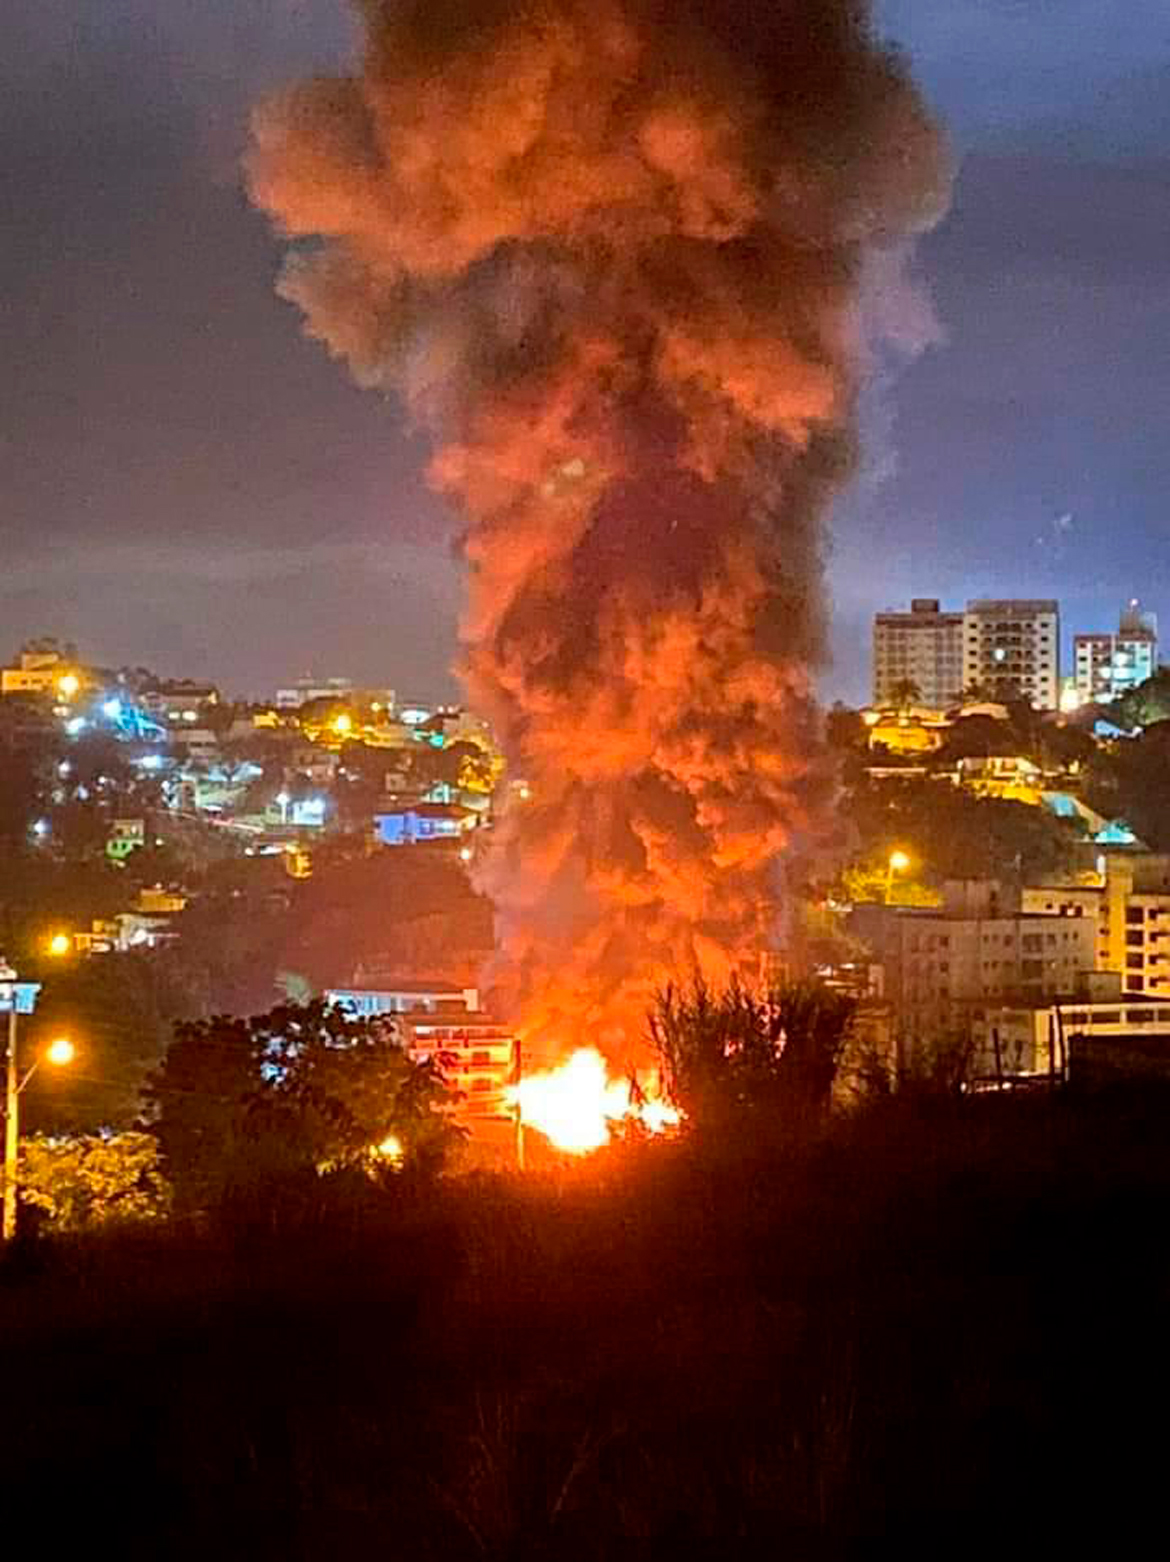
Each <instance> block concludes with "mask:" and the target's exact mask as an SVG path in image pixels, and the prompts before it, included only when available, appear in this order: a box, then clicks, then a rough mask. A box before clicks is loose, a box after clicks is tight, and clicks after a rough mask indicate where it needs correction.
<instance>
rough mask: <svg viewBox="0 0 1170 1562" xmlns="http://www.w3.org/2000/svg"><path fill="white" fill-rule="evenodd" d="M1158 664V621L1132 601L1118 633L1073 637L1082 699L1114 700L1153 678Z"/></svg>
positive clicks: (1078, 690)
mask: <svg viewBox="0 0 1170 1562" xmlns="http://www.w3.org/2000/svg"><path fill="white" fill-rule="evenodd" d="M1157 666H1158V621H1157V619H1156V618H1155V617H1154V615H1153V614H1152V613H1143V612H1142V610H1141V607H1140V605H1139V604H1138V603H1137V602H1131V603H1130V604H1129V606H1128V607H1127V608H1126V609H1125V611H1124V612H1123V613H1122V615H1121V621H1120V623H1119V624H1118V627H1117V632H1116V634H1082V635H1075V636H1074V637H1073V676H1074V680H1075V686H1076V692H1077V695H1078V697H1079V698H1080V699H1081V700H1083V701H1089V700H1092V701H1096V702H1100V703H1104V702H1107V701H1109V700H1115V699H1117V697H1118V696H1119V695H1121V694H1125V693H1126V691H1127V690H1129V689H1136V688H1137V686H1138V684H1139V683H1145V681H1146V679H1147V678H1151V677H1152V676H1153V675H1154V672H1155V671H1156V670H1157Z"/></svg>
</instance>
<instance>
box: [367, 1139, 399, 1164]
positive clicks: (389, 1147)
mask: <svg viewBox="0 0 1170 1562" xmlns="http://www.w3.org/2000/svg"><path fill="white" fill-rule="evenodd" d="M404 1153H405V1152H404V1151H403V1148H402V1140H401V1139H400V1138H399V1137H398V1135H397V1134H387V1135H386V1137H385V1138H384V1139H383V1140H382V1142H381V1144H376V1145H375V1146H374V1154H375V1155H376V1156H377V1157H378V1158H379V1159H380V1160H385V1161H393V1162H394V1163H395V1164H397V1163H398V1162H400V1161H401V1160H402V1157H403V1154H404Z"/></svg>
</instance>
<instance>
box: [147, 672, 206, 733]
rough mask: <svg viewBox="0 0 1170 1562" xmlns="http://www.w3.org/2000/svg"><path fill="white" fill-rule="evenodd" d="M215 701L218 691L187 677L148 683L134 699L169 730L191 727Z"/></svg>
mask: <svg viewBox="0 0 1170 1562" xmlns="http://www.w3.org/2000/svg"><path fill="white" fill-rule="evenodd" d="M219 702H220V694H219V690H218V689H217V688H216V686H215V685H214V684H213V683H194V682H192V681H191V680H190V679H187V678H175V679H168V680H166V681H165V682H159V683H152V684H148V685H146V686H145V687H144V688H143V689H142V690H141V692H140V693H139V697H138V703H139V704H140V705H141V706H142V708H143V710H145V711H147V712H148V713H149V714H150V715H151V716H153V717H155V718H156V720H158V721H160V722H163V723H164V724H168V725H170V726H171V727H176V726H182V725H184V724H185V725H187V726H193V725H194V724H195V723H196V722H197V721H199V719H200V717H201V715H202V714H203V712H204V710H205V709H206V707H207V706H209V705H211V706H215V705H218V704H219Z"/></svg>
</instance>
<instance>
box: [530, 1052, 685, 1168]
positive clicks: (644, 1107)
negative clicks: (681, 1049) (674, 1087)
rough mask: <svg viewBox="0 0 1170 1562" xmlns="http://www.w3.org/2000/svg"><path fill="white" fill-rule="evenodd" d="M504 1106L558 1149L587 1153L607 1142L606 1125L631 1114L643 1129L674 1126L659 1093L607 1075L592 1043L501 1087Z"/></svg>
mask: <svg viewBox="0 0 1170 1562" xmlns="http://www.w3.org/2000/svg"><path fill="white" fill-rule="evenodd" d="M507 1102H508V1105H509V1106H512V1107H515V1108H517V1109H518V1110H519V1113H520V1118H521V1121H522V1122H523V1123H525V1124H526V1125H527V1126H528V1127H530V1128H536V1129H539V1131H540V1132H541V1133H542V1134H543V1135H544V1136H545V1138H546V1139H548V1140H549V1142H550V1143H551V1144H553V1145H555V1146H556V1148H557V1149H558V1150H565V1151H567V1152H568V1153H569V1154H570V1155H588V1154H589V1153H590V1151H592V1150H600V1149H601V1147H602V1146H603V1145H605V1144H608V1143H609V1138H610V1133H611V1125H612V1124H613V1123H617V1122H622V1121H623V1120H625V1119H628V1118H633V1119H635V1120H636V1121H638V1122H640V1123H641V1124H642V1126H643V1127H644V1128H645V1129H646V1130H647V1132H649V1133H652V1134H657V1133H663V1132H665V1130H666V1129H667V1128H673V1127H675V1126H677V1124H678V1121H679V1114H678V1113H677V1112H676V1111H675V1109H674V1107H672V1106H671V1105H670V1103H669V1102H667V1101H664V1100H663V1099H662V1098H661V1097H660V1096H649V1097H647V1098H645V1099H644V1100H634V1099H632V1097H631V1090H630V1082H629V1080H627V1079H610V1078H609V1074H608V1070H607V1069H606V1064H605V1059H604V1058H603V1057H602V1055H601V1053H600V1052H598V1051H597V1049H596V1048H595V1047H579V1048H578V1049H577V1051H576V1052H574V1053H573V1055H572V1056H571V1057H570V1058H569V1059H568V1061H567V1062H565V1063H562V1064H561V1065H560V1067H559V1068H554V1069H549V1070H548V1071H547V1072H546V1073H542V1074H530V1075H529V1076H528V1078H527V1079H523V1080H521V1081H520V1083H519V1084H518V1085H511V1086H509V1088H508V1091H507Z"/></svg>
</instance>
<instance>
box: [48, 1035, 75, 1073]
mask: <svg viewBox="0 0 1170 1562" xmlns="http://www.w3.org/2000/svg"><path fill="white" fill-rule="evenodd" d="M76 1056H77V1049H76V1048H75V1047H74V1045H73V1043H72V1042H71V1041H70V1040H69V1037H68V1036H56V1037H54V1039H53V1040H52V1041H51V1042H50V1043H49V1045H48V1047H47V1048H46V1049H45V1061H46V1062H47V1063H51V1064H52V1065H53V1067H54V1068H64V1067H65V1066H66V1064H68V1063H72V1062H73V1059H74V1058H75V1057H76Z"/></svg>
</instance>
